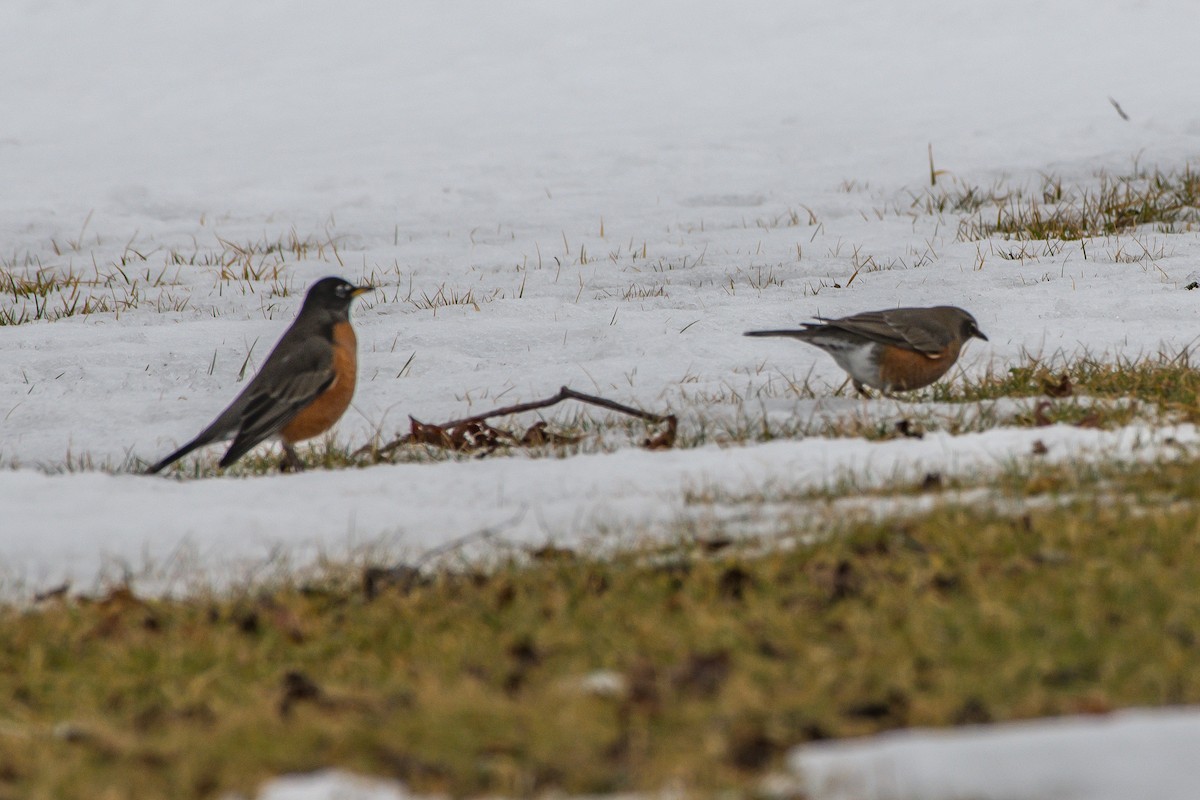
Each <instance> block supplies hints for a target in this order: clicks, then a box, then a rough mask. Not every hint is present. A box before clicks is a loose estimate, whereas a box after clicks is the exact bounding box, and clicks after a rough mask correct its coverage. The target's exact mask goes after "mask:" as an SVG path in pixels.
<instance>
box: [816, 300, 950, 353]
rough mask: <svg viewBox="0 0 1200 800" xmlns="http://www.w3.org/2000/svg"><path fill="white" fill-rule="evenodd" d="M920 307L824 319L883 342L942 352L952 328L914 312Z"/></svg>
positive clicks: (841, 327)
mask: <svg viewBox="0 0 1200 800" xmlns="http://www.w3.org/2000/svg"><path fill="white" fill-rule="evenodd" d="M920 311H921V309H908V308H893V309H888V310H886V311H866V312H864V313H862V314H855V315H854V316H851V317H842V318H841V319H830V320H824V322H825V324H826V325H829V326H831V327H834V328H840V329H841V330H844V331H848V332H849V333H855V334H858V335H859V336H862V337H863V338H865V339H870V340H871V341H873V342H879V343H880V344H890V345H897V346H899V347H904V348H907V349H910V350H916V351H917V352H919V353H925V354H926V355H930V356H937V355H940V354H941V353H942V352H943V351H944V350H945V349H946V347H947V346H948V345H949V344H950V337H951V332H950V331H948V330H946V329H945V327H944V326H941V325H935V324H930V321H929V320H928V317H927V316H926V315H925V314H921V313H914V312H920Z"/></svg>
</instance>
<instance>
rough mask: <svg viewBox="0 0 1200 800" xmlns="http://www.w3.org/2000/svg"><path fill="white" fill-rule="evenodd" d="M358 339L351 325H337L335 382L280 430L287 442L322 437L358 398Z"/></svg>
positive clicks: (334, 349)
mask: <svg viewBox="0 0 1200 800" xmlns="http://www.w3.org/2000/svg"><path fill="white" fill-rule="evenodd" d="M357 352H358V340H357V338H356V337H355V336H354V328H352V327H351V326H350V323H349V322H339V323H337V324H336V325H334V326H333V374H334V379H333V383H332V384H330V386H329V388H328V389H326V390H325V391H324V392H322V393H321V394H319V395H318V396H317V399H316V400H313V401H312V402H311V403H309V404H308V405H307V406H306V407H305V408H303V409H301V411H300V413H299V414H297V415H296V416H295V417H293V418H292V421H291V422H289V423H288V424H287V425H284V426H283V428H281V429H280V431H279V436H280V438H281V439H283V441H284V442H286V443H288V444H292V443H293V442H301V441H304V440H305V439H311V438H312V437H314V436H320V435H321V434H322V433H324V432H325V431H327V430H329V429H330V428H332V427H333V425H334V423H336V422H337V421H338V420H339V419H341V418H342V414H344V413H345V412H346V409H347V408H349V407H350V400H351V399H352V398H353V397H354V383H355V381H356V380H357V378H358V356H357Z"/></svg>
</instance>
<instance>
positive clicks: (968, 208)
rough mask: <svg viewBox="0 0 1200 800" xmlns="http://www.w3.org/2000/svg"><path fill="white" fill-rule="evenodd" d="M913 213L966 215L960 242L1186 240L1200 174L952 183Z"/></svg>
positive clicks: (918, 197)
mask: <svg viewBox="0 0 1200 800" xmlns="http://www.w3.org/2000/svg"><path fill="white" fill-rule="evenodd" d="M914 211H915V212H918V213H926V214H944V213H952V214H957V215H959V216H960V217H961V219H960V222H959V227H958V238H959V240H960V241H979V240H984V239H989V238H997V237H999V238H1003V239H1014V240H1019V241H1047V242H1051V241H1073V240H1080V239H1088V238H1096V237H1106V236H1114V235H1117V234H1123V233H1130V232H1135V231H1142V230H1152V231H1154V232H1157V233H1182V232H1187V231H1194V230H1196V228H1197V226H1198V225H1200V173H1197V172H1195V171H1194V170H1193V168H1192V166H1191V165H1190V164H1188V165H1184V166H1183V167H1181V168H1168V169H1160V168H1157V167H1155V168H1154V169H1151V170H1147V169H1143V168H1141V167H1140V166H1139V165H1138V164H1137V163H1136V162H1135V163H1134V165H1133V167H1132V168H1131V169H1130V170H1129V171H1127V172H1121V173H1111V172H1107V171H1101V172H1100V173H1098V174H1097V175H1096V177H1095V179H1094V180H1092V181H1088V182H1079V183H1075V184H1070V183H1064V181H1063V179H1062V178H1061V177H1059V176H1055V175H1043V176H1042V178H1041V181H1040V185H1038V186H1037V187H1029V186H1021V185H1012V184H1009V183H1008V182H1006V181H998V182H996V183H994V184H993V185H991V186H987V187H984V186H975V185H971V184H968V183H964V182H962V181H957V180H951V181H949V182H943V183H942V184H941V185H934V186H931V187H929V188H927V189H925V190H924V191H923V192H921V193H919V194H912V195H911V203H910V206H909V208H908V212H914ZM897 213H900V209H897ZM1051 254H1052V253H1051Z"/></svg>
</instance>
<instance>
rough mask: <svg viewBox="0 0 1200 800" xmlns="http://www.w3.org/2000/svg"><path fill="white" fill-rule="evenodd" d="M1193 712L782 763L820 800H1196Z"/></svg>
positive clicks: (973, 731) (992, 728) (880, 740)
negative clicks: (1136, 799)
mask: <svg viewBox="0 0 1200 800" xmlns="http://www.w3.org/2000/svg"><path fill="white" fill-rule="evenodd" d="M1197 734H1200V711H1198V710H1197V709H1195V708H1182V709H1166V710H1164V709H1136V710H1131V711H1121V712H1117V713H1114V714H1109V715H1106V716H1101V717H1063V718H1059V719H1049V720H1038V721H1030V722H1013V723H1005V724H1000V725H988V726H968V727H966V728H959V729H956V730H953V731H944V730H942V731H935V730H910V731H896V732H894V733H888V734H885V735H881V736H876V737H871V738H867V739H862V740H848V741H840V742H828V743H825V742H822V743H819V744H813V745H807V746H805V747H801V748H797V749H796V750H794V751H793V752H792V755H791V757H790V762H791V766H792V767H793V769H794V770H795V771H796V772H797V773H798V774H799V776H800V779H801V781H802V783H803V785H804V787H805V789H806V790H807V791H808V792H809V793H810V794H809V796H811V797H813V798H819V800H909V799H911V800H958V798H963V797H970V798H976V799H977V800H1046V798H1051V797H1053V798H1056V800H1124V798H1129V797H1153V798H1156V800H1187V799H1188V798H1192V797H1195V796H1196V775H1195V764H1196V758H1197V756H1200V746H1198V745H1197V744H1196V742H1197V738H1196V737H1197Z"/></svg>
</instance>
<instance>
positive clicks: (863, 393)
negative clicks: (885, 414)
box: [854, 381, 871, 400]
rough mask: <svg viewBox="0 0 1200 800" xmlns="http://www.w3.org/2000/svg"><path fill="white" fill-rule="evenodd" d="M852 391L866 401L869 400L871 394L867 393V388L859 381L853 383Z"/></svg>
mask: <svg viewBox="0 0 1200 800" xmlns="http://www.w3.org/2000/svg"><path fill="white" fill-rule="evenodd" d="M854 391H856V392H858V393H859V394H860V395H861V396H863V397H865V398H866V399H868V400H870V399H871V393H870V392H868V391H867V387H865V386H863V385H862V383H861V382H860V381H854Z"/></svg>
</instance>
